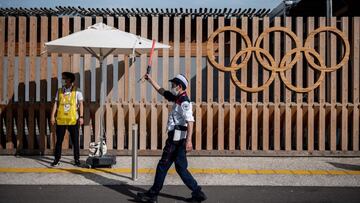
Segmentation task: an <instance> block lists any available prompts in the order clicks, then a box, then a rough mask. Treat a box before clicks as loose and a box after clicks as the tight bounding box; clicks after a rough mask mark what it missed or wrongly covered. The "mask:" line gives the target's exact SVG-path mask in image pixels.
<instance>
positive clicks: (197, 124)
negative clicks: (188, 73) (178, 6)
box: [195, 17, 203, 150]
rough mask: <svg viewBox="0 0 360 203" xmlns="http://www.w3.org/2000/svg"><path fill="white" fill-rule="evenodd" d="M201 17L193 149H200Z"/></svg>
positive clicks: (198, 19) (198, 24)
mask: <svg viewBox="0 0 360 203" xmlns="http://www.w3.org/2000/svg"><path fill="white" fill-rule="evenodd" d="M202 22H203V19H202V17H196V109H195V112H196V113H195V114H196V117H195V138H196V139H195V149H196V150H200V149H201V132H202V131H201V116H202V109H201V106H200V105H201V102H202V92H201V90H202Z"/></svg>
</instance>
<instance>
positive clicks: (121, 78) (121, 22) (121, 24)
mask: <svg viewBox="0 0 360 203" xmlns="http://www.w3.org/2000/svg"><path fill="white" fill-rule="evenodd" d="M118 28H119V30H121V31H125V17H119V18H118ZM121 64H122V65H123V66H120V65H121ZM117 67H118V75H116V76H115V77H114V80H115V81H114V83H116V84H114V85H117V100H118V101H120V102H121V101H124V96H125V94H124V91H125V88H124V87H125V71H126V72H127V71H128V69H127V68H125V58H124V55H123V54H120V55H118V66H117ZM115 78H116V79H115Z"/></svg>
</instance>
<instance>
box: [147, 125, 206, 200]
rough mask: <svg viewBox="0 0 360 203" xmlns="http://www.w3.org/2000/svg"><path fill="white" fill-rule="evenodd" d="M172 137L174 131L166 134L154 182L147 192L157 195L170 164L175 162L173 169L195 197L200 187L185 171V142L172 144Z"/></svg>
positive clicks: (186, 163)
mask: <svg viewBox="0 0 360 203" xmlns="http://www.w3.org/2000/svg"><path fill="white" fill-rule="evenodd" d="M173 135H174V131H170V132H169V133H168V139H167V140H166V144H165V147H164V149H163V153H162V156H161V159H160V161H159V163H158V165H157V168H156V174H155V181H154V184H153V186H152V187H151V188H150V190H149V192H150V193H152V194H154V195H158V194H159V192H160V190H161V189H162V187H163V185H164V181H165V177H166V174H167V172H168V170H169V168H170V167H171V165H172V163H173V162H175V169H176V172H177V173H178V174H179V176H180V178H181V180H182V181H183V182H184V183H185V185H186V186H187V187H188V188H189V189H190V190H191V191H192V194H193V195H196V194H197V193H198V192H200V191H201V187H200V186H198V184H197V182H196V180H195V179H194V177H193V176H192V175H191V173H190V172H189V171H188V170H187V167H188V162H187V159H186V140H185V139H183V140H180V141H178V142H174V141H173Z"/></svg>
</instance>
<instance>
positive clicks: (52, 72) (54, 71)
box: [48, 16, 59, 149]
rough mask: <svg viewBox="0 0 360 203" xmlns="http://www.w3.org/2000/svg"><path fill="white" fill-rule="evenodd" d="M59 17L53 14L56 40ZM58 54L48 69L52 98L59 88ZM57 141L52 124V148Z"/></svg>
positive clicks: (52, 35)
mask: <svg viewBox="0 0 360 203" xmlns="http://www.w3.org/2000/svg"><path fill="white" fill-rule="evenodd" d="M58 23H59V21H58V17H57V16H51V40H55V39H57V38H58ZM57 60H58V54H57V53H51V67H49V69H48V71H49V72H50V74H49V75H50V77H51V83H50V84H49V85H50V86H51V87H52V88H51V98H50V99H51V100H53V99H54V98H55V95H56V92H57V88H58V82H57V81H58V78H57V77H58V61H57ZM55 142H56V133H55V126H51V133H50V149H54V148H55Z"/></svg>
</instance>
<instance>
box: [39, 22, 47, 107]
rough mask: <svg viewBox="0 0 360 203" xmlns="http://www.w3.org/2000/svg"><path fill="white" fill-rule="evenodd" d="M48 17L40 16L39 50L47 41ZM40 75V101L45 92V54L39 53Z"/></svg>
mask: <svg viewBox="0 0 360 203" xmlns="http://www.w3.org/2000/svg"><path fill="white" fill-rule="evenodd" d="M48 23H49V20H48V17H46V16H42V17H41V37H40V52H41V53H42V52H43V51H45V42H47V41H48ZM40 64H41V69H40V73H41V77H40V100H41V101H42V102H44V101H46V98H47V97H46V93H47V82H46V78H47V54H42V55H41V62H40Z"/></svg>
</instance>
